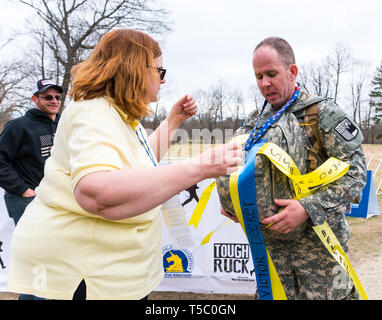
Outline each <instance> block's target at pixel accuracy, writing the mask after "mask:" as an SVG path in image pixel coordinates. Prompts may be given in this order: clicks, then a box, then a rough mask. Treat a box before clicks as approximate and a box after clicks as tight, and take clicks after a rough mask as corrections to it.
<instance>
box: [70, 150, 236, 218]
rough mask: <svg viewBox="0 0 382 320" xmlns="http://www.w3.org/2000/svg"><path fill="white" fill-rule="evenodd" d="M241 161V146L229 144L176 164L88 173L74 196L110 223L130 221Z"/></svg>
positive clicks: (229, 169) (89, 210)
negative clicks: (122, 220)
mask: <svg viewBox="0 0 382 320" xmlns="http://www.w3.org/2000/svg"><path fill="white" fill-rule="evenodd" d="M242 160H243V153H242V151H241V147H240V145H239V144H236V143H230V144H227V145H224V146H221V147H217V148H211V149H209V150H207V151H205V152H204V153H202V154H201V155H199V156H197V157H194V158H191V159H188V160H184V161H181V162H178V163H175V164H170V165H165V166H158V167H155V168H144V169H130V170H118V171H102V172H95V173H91V174H88V175H86V176H84V177H83V178H81V179H80V181H79V182H78V183H77V185H76V187H75V190H74V195H75V198H76V200H77V202H78V203H79V205H80V206H81V207H82V208H83V209H84V210H85V211H88V212H90V213H93V214H98V215H101V216H103V217H104V218H106V219H109V220H120V219H125V218H130V217H134V216H137V215H139V214H141V213H144V212H147V211H149V210H151V209H153V208H155V207H156V206H158V205H160V204H161V203H163V202H165V201H167V200H168V199H170V198H172V197H173V196H174V195H176V194H177V193H179V192H180V191H182V190H185V189H186V188H188V187H190V186H191V185H193V184H195V183H197V182H198V181H201V180H203V179H206V178H210V177H217V176H221V175H225V174H229V173H232V172H234V171H235V170H236V169H237V166H238V165H239V164H241V163H242Z"/></svg>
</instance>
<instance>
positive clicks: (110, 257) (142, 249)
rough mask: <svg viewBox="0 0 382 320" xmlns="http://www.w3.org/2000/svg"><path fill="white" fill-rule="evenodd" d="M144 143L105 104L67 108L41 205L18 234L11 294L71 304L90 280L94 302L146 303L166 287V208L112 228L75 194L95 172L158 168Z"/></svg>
mask: <svg viewBox="0 0 382 320" xmlns="http://www.w3.org/2000/svg"><path fill="white" fill-rule="evenodd" d="M137 133H138V136H139V137H138V136H137ZM145 141H146V142H147V135H146V132H145V130H144V129H143V127H142V126H141V125H140V124H139V123H138V122H136V123H132V122H129V121H128V120H127V118H126V116H125V114H124V113H123V112H122V111H121V110H120V109H118V108H116V107H113V106H112V105H111V104H109V103H108V102H107V101H106V100H105V99H104V98H97V99H92V100H83V101H79V102H71V103H70V104H69V105H68V106H67V108H66V109H65V110H64V112H63V113H62V116H61V119H60V122H59V125H58V128H57V132H56V136H55V140H54V147H53V148H52V153H51V157H50V158H49V159H48V160H47V161H46V164H45V176H44V178H43V180H42V181H41V183H40V185H39V187H38V188H37V189H36V194H37V195H36V198H35V199H34V200H33V201H32V203H31V204H30V205H29V206H28V207H27V209H26V210H25V212H24V214H23V216H22V218H21V219H20V221H19V223H18V225H17V227H16V229H15V232H14V236H13V240H12V248H11V263H10V274H9V281H8V289H9V291H12V292H19V293H27V294H33V295H36V296H39V297H44V298H48V299H72V297H73V293H74V291H75V289H76V288H77V286H78V285H79V283H80V281H81V280H82V279H84V280H85V282H86V286H87V299H141V298H143V297H144V296H146V295H147V294H148V293H149V292H150V291H152V290H153V289H154V288H155V287H156V286H157V285H158V284H159V283H160V281H161V280H162V279H163V266H162V264H163V262H162V255H161V245H162V240H161V220H160V216H159V211H160V207H157V208H154V209H152V210H150V211H148V212H146V213H144V214H141V215H138V216H136V217H133V218H129V219H124V220H119V221H109V220H106V219H104V218H102V217H101V216H98V215H93V214H90V213H88V212H86V211H84V210H83V209H82V208H81V207H80V206H79V205H78V203H77V202H76V200H75V198H74V194H73V191H74V188H75V186H76V184H77V182H78V181H79V180H80V179H81V178H82V177H83V176H85V175H87V174H89V173H92V172H96V171H105V170H109V171H110V170H120V169H129V168H149V167H153V166H154V163H153V161H154V162H155V161H156V160H155V159H152V158H150V157H149V155H148V152H147V151H149V153H150V152H151V154H152V155H153V154H154V153H153V152H152V150H151V149H150V146H149V145H148V144H145ZM141 142H143V143H144V144H145V146H146V148H149V149H148V150H145V148H144V147H143V146H142V144H141ZM126 183H131V184H134V181H126ZM108 187H109V186H107V185H105V188H108ZM115 187H116V186H113V188H115Z"/></svg>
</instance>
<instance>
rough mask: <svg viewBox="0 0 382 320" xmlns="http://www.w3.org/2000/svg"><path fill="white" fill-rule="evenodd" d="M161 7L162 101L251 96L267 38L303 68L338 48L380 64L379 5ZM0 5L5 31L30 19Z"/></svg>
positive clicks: (187, 3) (205, 3)
mask: <svg viewBox="0 0 382 320" xmlns="http://www.w3.org/2000/svg"><path fill="white" fill-rule="evenodd" d="M162 2H163V3H164V5H165V6H166V8H167V9H168V10H169V11H170V13H171V19H172V20H173V21H174V26H173V28H174V30H173V32H172V33H170V34H168V35H166V36H165V37H164V41H161V45H162V49H163V58H164V67H165V68H167V69H168V73H167V75H166V80H167V85H166V87H167V88H166V90H164V92H163V95H164V96H166V97H167V98H170V99H171V100H172V101H175V99H176V98H177V97H180V96H181V95H183V94H184V93H193V92H195V91H196V90H197V89H207V88H209V87H210V86H212V85H214V84H217V83H218V82H219V81H221V80H222V81H224V82H226V83H227V84H228V85H230V86H232V87H233V88H236V87H237V88H241V89H242V90H243V91H248V87H249V85H250V84H251V83H255V81H254V76H253V71H252V66H251V57H252V51H253V49H254V47H255V46H256V44H257V43H258V42H260V41H261V40H262V39H264V38H265V37H268V36H280V37H283V38H285V39H286V40H287V41H288V42H289V43H290V44H291V45H292V47H293V48H294V51H295V55H296V59H297V63H298V64H301V63H308V62H312V61H319V60H321V59H323V58H324V57H326V56H327V55H328V53H329V50H330V49H331V48H333V47H334V45H335V44H336V43H338V42H342V43H343V44H345V45H347V46H349V47H350V48H351V50H352V53H353V55H354V57H356V58H357V59H360V60H365V61H368V62H370V63H371V66H372V69H375V68H376V67H377V66H378V65H379V63H380V62H381V60H382V36H381V32H382V18H381V17H382V1H381V0H363V1H359V0H357V1H356V0H330V1H329V0H321V1H317V0H314V1H313V0H305V1H301V0H299V1H297V0H273V1H259V0H236V1H233V0H162ZM0 3H1V4H2V5H1V7H2V8H1V10H0V27H1V29H2V31H3V30H4V28H5V27H7V26H9V25H13V26H14V25H18V26H22V24H23V20H24V19H25V18H26V17H27V16H28V14H27V13H24V12H23V11H21V10H20V8H21V6H20V5H15V4H13V5H12V6H11V5H9V4H7V1H6V0H0ZM12 8H13V9H12ZM0 36H1V37H4V33H3V32H2V33H1V34H0ZM244 93H245V92H244Z"/></svg>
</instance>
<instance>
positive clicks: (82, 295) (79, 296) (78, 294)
mask: <svg viewBox="0 0 382 320" xmlns="http://www.w3.org/2000/svg"><path fill="white" fill-rule="evenodd" d="M72 300H86V283H85V280H82V281H81V282H80V284H79V285H78V287H77V289H76V291H75V292H74V294H73V299H72Z"/></svg>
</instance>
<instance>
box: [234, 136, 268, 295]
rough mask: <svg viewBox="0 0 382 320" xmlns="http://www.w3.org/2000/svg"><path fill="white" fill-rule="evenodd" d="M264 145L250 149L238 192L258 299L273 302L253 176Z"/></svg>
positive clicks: (262, 142) (255, 145)
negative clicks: (256, 161) (257, 157)
mask: <svg viewBox="0 0 382 320" xmlns="http://www.w3.org/2000/svg"><path fill="white" fill-rule="evenodd" d="M265 143H266V141H265V140H260V141H259V142H258V143H256V144H254V145H253V146H252V148H251V149H250V151H249V155H248V160H247V162H246V164H245V166H244V168H243V170H242V172H241V173H240V174H239V179H238V191H239V200H240V207H241V212H242V215H243V220H244V226H245V232H246V234H247V238H248V242H249V246H250V248H251V253H252V260H253V264H254V267H255V273H256V281H257V291H258V293H259V299H260V300H273V294H272V285H271V278H270V274H269V266H268V257H267V250H266V247H265V242H264V239H263V236H262V234H261V229H260V221H259V215H258V211H257V200H256V185H255V174H254V170H255V159H256V154H257V151H258V150H259V149H260V148H261V147H262V146H263V145H264V144H265Z"/></svg>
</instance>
